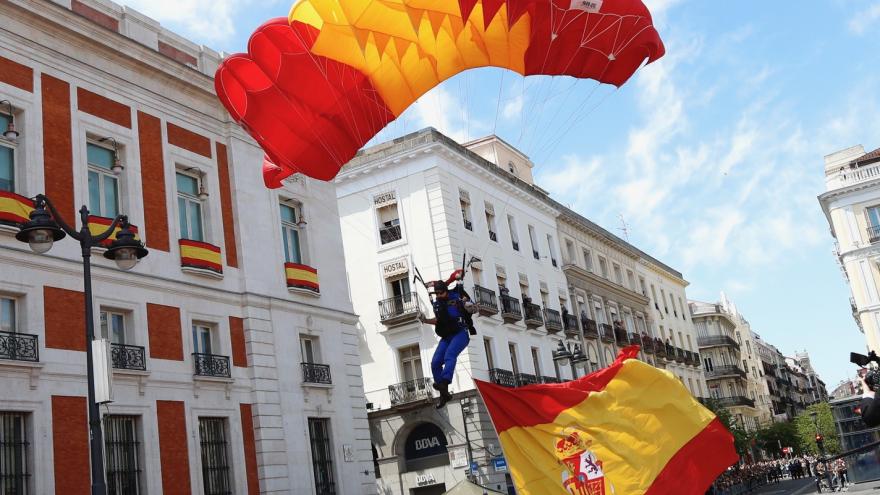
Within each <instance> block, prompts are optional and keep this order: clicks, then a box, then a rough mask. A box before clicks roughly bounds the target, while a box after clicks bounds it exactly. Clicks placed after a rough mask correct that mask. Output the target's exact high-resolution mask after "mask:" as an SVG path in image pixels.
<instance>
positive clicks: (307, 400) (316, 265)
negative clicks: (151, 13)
mask: <svg viewBox="0 0 880 495" xmlns="http://www.w3.org/2000/svg"><path fill="white" fill-rule="evenodd" d="M0 18H2V19H3V23H2V26H0V44H2V46H3V51H2V53H0V100H8V101H9V103H10V104H11V107H12V115H11V116H10V115H9V114H8V110H7V106H6V104H4V105H2V110H0V119H2V120H3V122H2V124H3V126H4V129H5V128H6V125H7V124H8V123H9V121H10V120H11V119H12V118H14V125H15V128H16V130H17V131H18V132H19V135H18V137H17V139H4V138H2V137H0V220H2V221H3V222H4V224H5V225H4V226H3V227H0V274H2V276H0V309H2V314H0V322H2V326H0V341H2V345H0V384H2V386H0V435H2V436H3V438H2V440H0V444H2V447H0V448H2V449H3V458H4V464H3V467H2V469H4V472H3V476H0V492H3V493H17V494H43V493H69V494H80V493H89V491H90V490H89V484H90V481H89V446H88V428H87V421H86V414H87V413H86V400H87V399H86V389H87V385H86V379H85V374H86V366H85V359H86V358H85V352H84V350H85V348H86V345H87V344H88V343H87V342H86V338H85V329H84V328H85V321H86V313H85V310H84V305H85V297H84V292H83V269H82V265H81V262H82V260H81V253H80V250H79V248H78V246H76V243H75V242H73V241H70V240H67V239H64V240H62V241H60V242H58V243H56V246H55V247H54V248H53V249H52V250H51V251H50V252H49V253H47V254H44V255H37V254H34V253H32V252H31V251H30V250H29V249H27V246H25V245H24V244H22V243H20V242H18V241H17V240H16V239H15V237H14V234H15V233H16V232H17V228H16V227H15V224H16V223H17V222H21V221H23V220H26V216H27V212H28V209H29V208H30V207H31V206H32V202H31V201H30V200H29V199H28V198H32V197H34V196H35V195H36V194H38V193H46V195H47V196H48V197H49V198H50V200H51V201H52V203H53V204H54V205H55V207H57V209H58V211H59V213H60V216H61V217H62V218H63V219H64V220H66V221H67V222H68V223H73V222H74V221H75V220H76V218H77V215H76V211H77V209H78V207H79V205H83V204H84V205H88V207H89V209H90V211H91V214H92V215H93V217H92V218H91V223H92V226H93V227H95V226H101V225H106V224H107V223H109V218H111V217H114V216H116V215H117V214H127V215H128V216H129V219H130V221H131V223H132V224H134V225H136V226H137V233H138V236H139V237H140V238H141V239H142V240H143V241H144V242H145V243H146V247H147V248H148V249H149V255H148V256H147V257H146V258H144V259H143V260H142V261H141V262H140V264H139V265H138V266H137V267H135V268H134V270H132V271H131V272H122V271H120V270H118V269H117V268H116V267H115V265H113V264H112V262H110V261H109V260H106V259H104V258H103V257H102V256H101V253H102V252H103V248H95V249H94V250H93V252H92V265H93V268H92V279H93V301H92V303H93V305H94V308H95V313H94V324H95V328H96V332H97V333H99V334H100V335H102V336H103V337H105V338H107V339H108V340H110V341H111V342H112V368H113V370H112V378H113V401H112V402H110V403H108V404H105V405H103V406H102V407H101V412H102V416H103V421H102V426H103V432H104V439H105V459H106V460H107V463H106V466H107V467H106V471H107V473H106V474H107V482H108V484H109V485H110V487H111V492H112V493H136V494H140V493H146V494H150V493H163V492H164V493H251V494H256V493H285V494H286V493H306V494H307V493H314V494H321V495H324V494H333V493H338V494H342V493H345V494H349V493H375V491H376V488H375V479H374V476H373V474H372V470H373V464H372V462H371V460H372V455H371V450H370V443H369V432H368V423H367V415H366V408H365V402H366V401H365V398H364V394H363V388H362V382H361V371H360V366H359V365H360V363H359V359H358V357H357V351H358V335H359V333H358V330H357V327H356V323H357V318H356V317H355V315H354V314H353V311H352V306H351V302H350V300H349V299H348V297H347V294H348V286H347V279H346V273H345V266H344V263H341V262H340V260H341V259H342V257H343V251H342V247H341V245H342V242H341V232H340V225H339V220H338V213H337V211H336V202H335V191H334V187H333V185H332V184H327V183H321V182H315V181H311V180H307V179H303V178H293V179H292V180H289V181H288V182H286V183H285V185H284V187H283V188H281V189H279V190H275V191H270V190H267V189H266V188H265V187H264V186H263V184H262V180H261V175H260V166H261V164H262V158H263V155H262V152H261V150H260V149H259V148H258V147H257V146H256V145H255V144H254V143H253V142H252V140H251V139H250V138H249V137H248V136H247V135H246V134H244V133H243V132H242V131H241V130H240V129H239V128H238V126H236V125H234V124H232V123H231V121H230V119H229V117H228V115H227V114H226V112H225V111H224V109H223V108H222V107H221V105H220V104H219V102H218V101H217V99H216V96H215V95H214V88H213V81H212V77H211V76H212V75H213V73H214V70H215V69H216V67H217V64H218V62H219V55H218V54H217V53H215V52H213V51H211V50H210V49H208V48H205V47H200V46H197V45H195V44H193V43H191V42H189V41H187V40H185V39H183V38H181V37H179V36H177V35H175V34H174V33H171V32H169V31H167V30H165V29H163V28H161V26H159V24H158V23H156V22H155V21H153V20H151V19H149V18H147V17H144V16H143V15H141V14H139V13H138V12H136V11H134V10H131V9H128V8H123V7H120V6H118V5H116V4H113V3H112V2H108V1H105V0H101V1H98V0H81V1H80V0H75V1H73V2H70V1H67V2H63V1H61V2H2V3H0ZM319 277H320V278H319ZM9 466H14V467H13V468H9ZM7 469H11V471H9V472H7V471H6V470H7Z"/></svg>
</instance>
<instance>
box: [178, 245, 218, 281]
mask: <svg viewBox="0 0 880 495" xmlns="http://www.w3.org/2000/svg"><path fill="white" fill-rule="evenodd" d="M177 243H178V246H179V247H180V266H181V268H183V269H185V270H188V271H190V272H191V273H197V274H201V275H208V276H213V277H214V278H222V277H223V257H222V255H221V251H220V246H215V245H213V244H208V243H207V242H202V241H195V240H192V239H179V240H178V241H177Z"/></svg>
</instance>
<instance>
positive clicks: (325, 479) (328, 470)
mask: <svg viewBox="0 0 880 495" xmlns="http://www.w3.org/2000/svg"><path fill="white" fill-rule="evenodd" d="M309 441H310V443H311V445H312V468H313V471H314V473H315V493H320V494H321V495H336V482H335V481H334V479H333V478H334V476H333V456H332V452H333V451H332V450H331V446H330V445H331V444H330V420H329V419H327V418H309Z"/></svg>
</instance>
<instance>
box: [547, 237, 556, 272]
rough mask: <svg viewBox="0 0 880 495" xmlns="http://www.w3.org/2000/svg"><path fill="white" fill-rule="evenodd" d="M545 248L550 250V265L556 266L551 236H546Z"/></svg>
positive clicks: (554, 248) (554, 249)
mask: <svg viewBox="0 0 880 495" xmlns="http://www.w3.org/2000/svg"><path fill="white" fill-rule="evenodd" d="M547 247H548V248H549V249H550V263H552V264H553V266H557V263H556V247H555V246H554V245H553V236H552V235H550V234H547Z"/></svg>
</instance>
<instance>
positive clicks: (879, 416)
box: [859, 369, 880, 428]
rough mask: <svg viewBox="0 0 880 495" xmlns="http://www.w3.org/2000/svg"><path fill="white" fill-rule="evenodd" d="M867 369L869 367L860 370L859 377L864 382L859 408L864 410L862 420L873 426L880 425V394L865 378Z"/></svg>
mask: <svg viewBox="0 0 880 495" xmlns="http://www.w3.org/2000/svg"><path fill="white" fill-rule="evenodd" d="M867 371H868V370H867V369H862V370H859V379H860V380H861V382H862V402H860V403H859V409H861V410H862V421H864V422H865V424H866V425H868V426H869V427H872V428H873V427H875V426H877V425H880V401H878V399H880V396H878V395H877V393H878V392H875V391H874V390H873V389H872V388H871V386H870V385H868V382H867V381H866V380H865V374H866V373H867Z"/></svg>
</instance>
